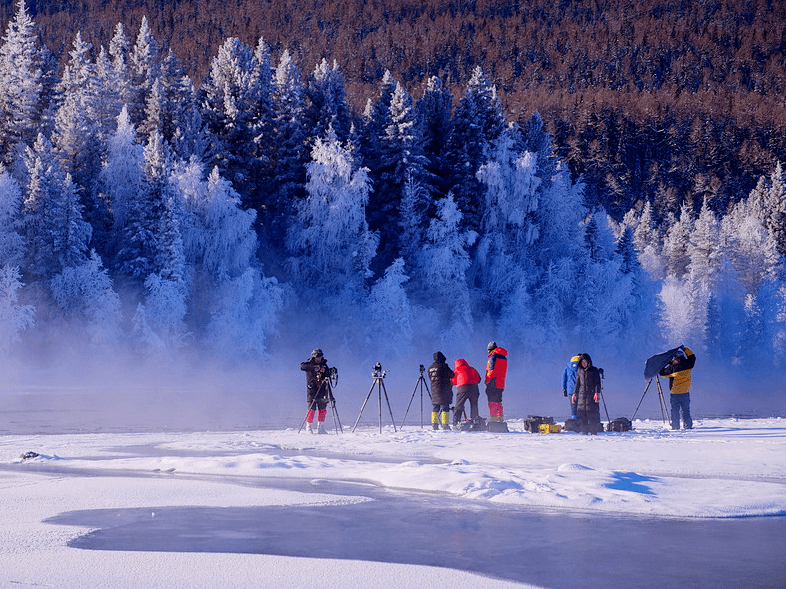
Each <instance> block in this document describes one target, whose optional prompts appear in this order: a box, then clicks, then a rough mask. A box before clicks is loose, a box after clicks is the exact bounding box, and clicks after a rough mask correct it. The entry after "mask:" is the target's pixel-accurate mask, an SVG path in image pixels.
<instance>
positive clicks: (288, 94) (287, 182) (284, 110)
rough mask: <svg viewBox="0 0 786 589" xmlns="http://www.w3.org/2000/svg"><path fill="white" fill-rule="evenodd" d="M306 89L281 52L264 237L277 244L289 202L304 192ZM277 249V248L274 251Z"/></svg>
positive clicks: (297, 70) (289, 210)
mask: <svg viewBox="0 0 786 589" xmlns="http://www.w3.org/2000/svg"><path fill="white" fill-rule="evenodd" d="M305 96H306V88H305V84H304V82H303V76H302V73H301V71H300V68H299V67H298V66H297V65H296V64H295V62H294V61H293V60H292V56H291V55H290V53H289V51H286V50H285V51H284V52H283V53H282V54H281V58H280V59H279V62H278V66H277V67H276V70H275V76H274V84H273V112H274V119H273V128H274V132H273V135H274V138H273V144H274V145H275V148H274V151H273V152H272V153H274V155H273V160H274V172H273V178H272V183H271V184H272V186H271V187H269V190H270V192H271V193H272V194H271V197H270V205H271V206H270V209H271V210H270V212H271V213H272V214H271V215H269V216H270V217H271V218H270V221H269V222H268V225H269V229H268V239H269V242H270V243H271V244H280V243H281V242H282V238H283V237H284V235H285V234H286V221H287V219H288V218H289V217H290V215H291V213H292V211H293V209H292V203H294V202H295V201H297V200H300V199H302V198H303V197H304V196H305V193H306V188H305V185H306V164H307V163H308V158H309V145H308V142H309V138H308V134H307V129H306V127H305V122H306V121H305V109H306V101H305V100H306V99H305ZM278 251H281V250H278Z"/></svg>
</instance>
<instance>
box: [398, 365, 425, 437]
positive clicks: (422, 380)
mask: <svg viewBox="0 0 786 589" xmlns="http://www.w3.org/2000/svg"><path fill="white" fill-rule="evenodd" d="M425 370H426V369H425V367H424V366H423V364H421V365H420V376H419V377H418V380H417V382H416V383H415V389H414V390H413V391H412V397H410V399H409V405H407V410H406V412H405V413H404V419H402V420H401V429H404V421H405V420H406V419H407V414H408V413H409V408H410V407H412V401H413V400H414V399H415V393H417V392H418V387H420V427H423V389H424V388H425V389H426V392H427V393H428V398H429V399H431V391H429V390H428V384H426V379H425V378H423V372H424V371H425Z"/></svg>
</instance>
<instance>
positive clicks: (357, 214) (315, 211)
mask: <svg viewBox="0 0 786 589" xmlns="http://www.w3.org/2000/svg"><path fill="white" fill-rule="evenodd" d="M307 171H308V184H307V185H306V192H307V196H306V198H305V199H303V200H302V201H300V202H298V203H297V217H296V220H295V223H294V224H293V226H292V228H291V229H290V232H289V236H288V245H289V249H290V251H291V252H292V254H293V257H292V258H291V259H290V263H291V266H292V270H293V272H294V274H295V276H296V278H297V279H298V280H299V281H302V282H301V284H302V285H303V286H305V287H307V288H312V287H314V289H315V290H314V294H315V295H317V296H335V295H337V294H340V293H341V292H342V291H344V292H346V294H347V295H348V296H350V297H352V298H351V301H352V303H354V301H355V300H356V298H355V297H356V296H357V295H358V293H359V292H361V291H362V290H363V289H364V284H365V281H366V279H368V278H370V276H371V271H370V269H369V266H370V263H371V259H372V257H373V256H374V252H375V251H376V247H377V236H376V235H374V234H373V233H372V232H371V231H369V229H368V225H367V223H366V215H365V207H366V204H367V203H368V193H369V184H368V173H367V170H366V169H365V168H359V169H358V168H357V167H356V164H355V158H354V156H353V153H352V151H351V149H349V148H347V147H344V146H342V145H341V144H340V143H339V141H338V139H337V137H336V135H335V133H333V132H332V130H329V132H328V135H327V137H326V138H325V139H321V138H317V139H316V143H315V145H314V149H313V150H312V152H311V162H310V163H309V164H308V167H307Z"/></svg>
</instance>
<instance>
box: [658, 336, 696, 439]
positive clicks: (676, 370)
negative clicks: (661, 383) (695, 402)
mask: <svg viewBox="0 0 786 589" xmlns="http://www.w3.org/2000/svg"><path fill="white" fill-rule="evenodd" d="M676 351H677V353H676V354H675V355H674V357H673V358H672V359H671V361H670V362H669V363H668V364H667V365H666V366H664V367H663V368H662V369H661V371H660V373H659V374H660V375H661V376H665V377H667V378H668V379H669V392H670V393H671V394H670V395H669V397H670V400H671V429H680V412H682V424H683V427H684V428H685V429H693V419H692V418H691V415H690V392H691V370H693V367H694V366H695V365H696V354H694V353H693V351H692V350H691V349H690V348H686V347H685V346H680V347H679V348H676Z"/></svg>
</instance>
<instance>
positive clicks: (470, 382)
mask: <svg viewBox="0 0 786 589" xmlns="http://www.w3.org/2000/svg"><path fill="white" fill-rule="evenodd" d="M453 372H454V374H455V376H454V377H453V384H454V385H455V386H456V387H458V388H457V389H456V407H455V408H454V409H453V425H454V426H455V427H460V421H461V415H462V414H464V403H466V402H467V401H469V420H470V421H472V423H473V424H477V423H478V421H479V419H478V418H479V417H480V413H479V412H478V398H479V397H480V390H479V389H478V385H479V384H480V374H478V371H477V370H475V369H474V368H473V367H472V366H470V365H469V364H468V363H467V361H466V360H465V359H464V358H459V359H458V360H456V362H455V364H454V366H453ZM464 417H466V414H464Z"/></svg>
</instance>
